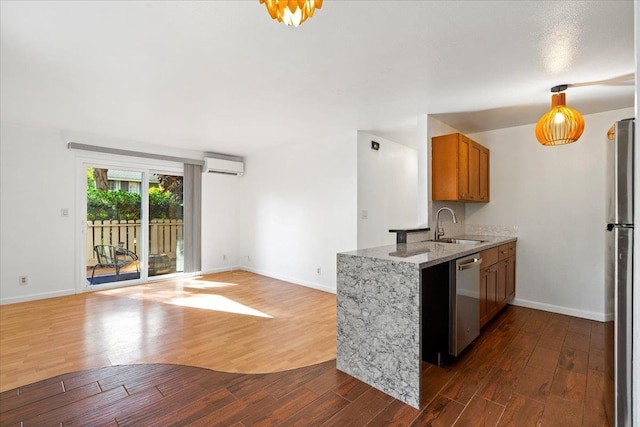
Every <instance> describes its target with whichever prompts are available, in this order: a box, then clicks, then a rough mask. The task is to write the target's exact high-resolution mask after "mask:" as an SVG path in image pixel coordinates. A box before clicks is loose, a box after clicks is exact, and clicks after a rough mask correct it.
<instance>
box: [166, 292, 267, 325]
mask: <svg viewBox="0 0 640 427" xmlns="http://www.w3.org/2000/svg"><path fill="white" fill-rule="evenodd" d="M167 302H168V303H169V304H174V305H180V306H183V307H191V308H202V309H205V310H213V311H224V312H225V313H234V314H244V315H247V316H256V317H266V318H269V319H273V316H270V315H268V314H266V313H263V312H261V311H258V310H256V309H253V308H251V307H249V306H246V305H244V304H240V303H239V302H236V301H234V300H232V299H229V298H226V297H223V296H222V295H192V296H189V297H186V298H173V299H172V300H170V301H167Z"/></svg>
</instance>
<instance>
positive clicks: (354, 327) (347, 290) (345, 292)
mask: <svg viewBox="0 0 640 427" xmlns="http://www.w3.org/2000/svg"><path fill="white" fill-rule="evenodd" d="M420 303H421V299H420V268H419V266H418V265H416V264H415V263H408V262H396V261H388V260H381V259H375V258H367V257H361V256H351V255H345V254H338V259H337V316H338V319H337V320H338V322H337V324H338V330H337V368H338V369H339V370H341V371H343V372H345V373H347V374H349V375H351V376H353V377H355V378H358V379H359V380H361V381H364V382H365V383H367V384H369V385H371V386H372V387H375V388H377V389H379V390H381V391H383V392H385V393H387V394H389V395H390V396H393V397H395V398H397V399H399V400H401V401H403V402H405V403H407V404H409V405H411V406H413V407H415V408H419V407H420V380H421V366H420V364H421V354H420V327H421V326H420V325H421V322H420Z"/></svg>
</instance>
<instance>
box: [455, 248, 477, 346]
mask: <svg viewBox="0 0 640 427" xmlns="http://www.w3.org/2000/svg"><path fill="white" fill-rule="evenodd" d="M480 264H482V258H480V254H479V253H476V254H473V255H469V256H466V257H464V258H460V259H457V260H455V274H452V275H451V276H452V277H451V279H452V280H451V281H452V283H451V287H450V292H451V295H450V302H451V310H450V311H449V322H450V327H449V353H450V354H451V355H453V356H458V355H459V354H460V353H461V352H462V350H464V349H465V348H466V347H467V346H468V345H469V344H470V343H471V341H473V340H474V339H476V338H477V337H478V335H480Z"/></svg>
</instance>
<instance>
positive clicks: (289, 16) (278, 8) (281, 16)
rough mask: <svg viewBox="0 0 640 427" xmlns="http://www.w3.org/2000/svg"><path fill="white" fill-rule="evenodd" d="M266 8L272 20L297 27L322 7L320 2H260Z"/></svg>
mask: <svg viewBox="0 0 640 427" xmlns="http://www.w3.org/2000/svg"><path fill="white" fill-rule="evenodd" d="M260 3H264V4H265V6H267V11H269V15H271V18H272V19H276V20H278V22H283V23H284V24H285V25H287V26H288V25H293V26H294V27H297V26H298V25H300V24H302V23H303V22H304V21H306V20H307V18H311V17H312V16H313V12H315V10H316V9H320V8H321V7H322V0H260Z"/></svg>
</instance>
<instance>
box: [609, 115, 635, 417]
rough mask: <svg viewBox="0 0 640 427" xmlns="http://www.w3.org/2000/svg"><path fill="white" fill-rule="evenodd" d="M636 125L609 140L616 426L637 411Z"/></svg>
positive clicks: (630, 122)
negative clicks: (634, 388) (634, 365)
mask: <svg viewBox="0 0 640 427" xmlns="http://www.w3.org/2000/svg"><path fill="white" fill-rule="evenodd" d="M634 124H635V120H634V119H627V120H621V121H619V122H616V123H615V125H614V130H615V134H614V138H613V140H610V141H607V161H608V171H607V175H608V180H609V183H608V194H607V198H608V205H609V206H608V214H607V261H606V276H605V277H606V279H607V284H606V285H607V290H608V291H609V293H610V294H611V296H612V297H613V301H612V302H613V308H614V313H615V317H614V342H615V344H614V375H615V378H614V381H615V420H616V421H615V425H616V426H618V427H626V426H631V421H632V418H631V417H632V411H633V410H634V408H633V403H632V402H633V400H632V385H631V381H632V378H631V373H632V372H631V369H632V365H631V363H632V360H631V350H632V348H633V342H632V340H633V335H632V334H633V331H632V324H633V319H632V315H633V312H632V302H633V173H634V164H633V163H634V162H633V146H634V142H633V139H634ZM634 415H636V416H637V414H634Z"/></svg>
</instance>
